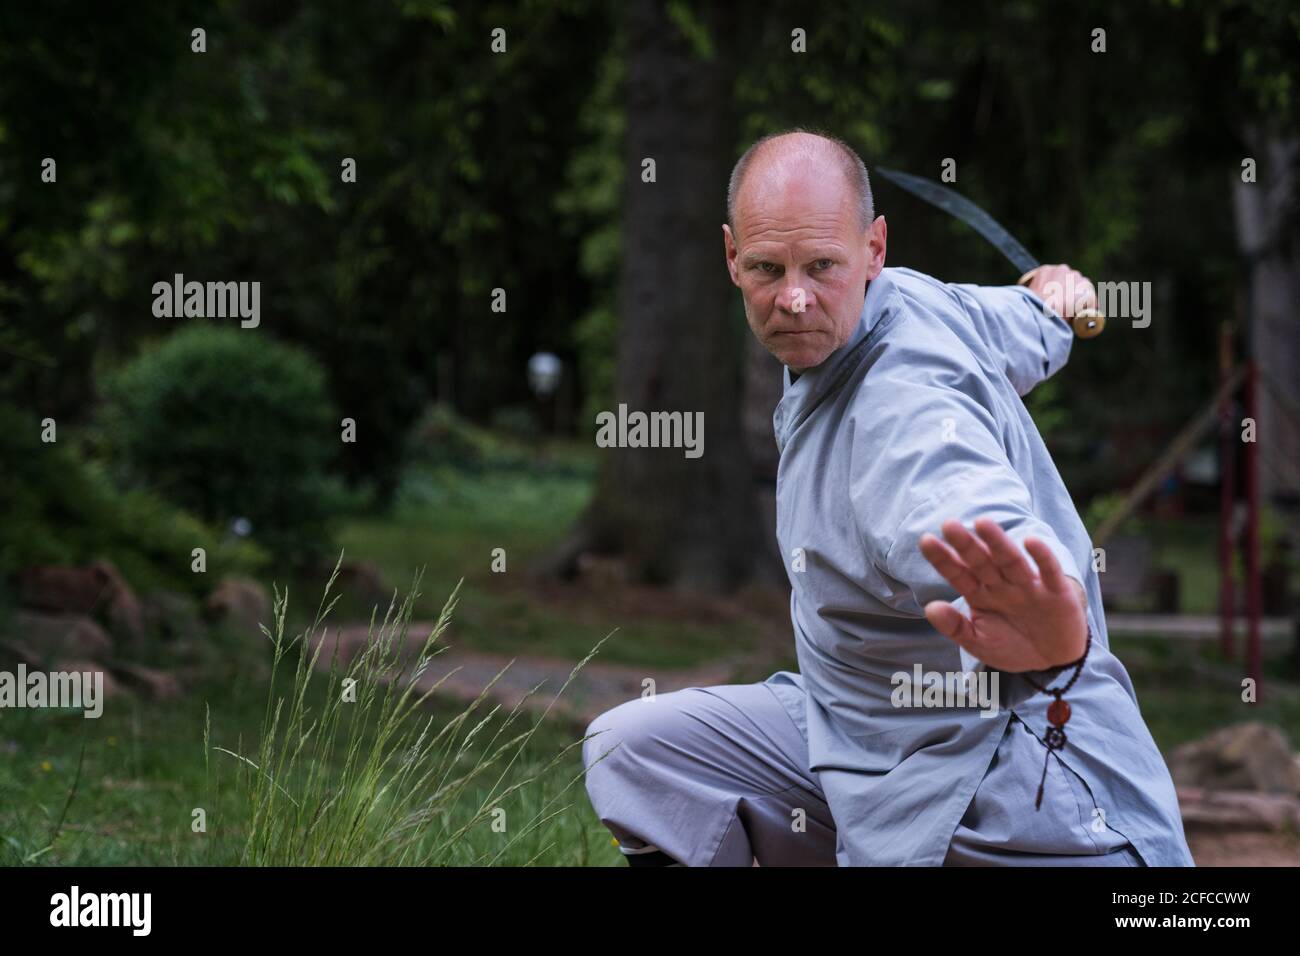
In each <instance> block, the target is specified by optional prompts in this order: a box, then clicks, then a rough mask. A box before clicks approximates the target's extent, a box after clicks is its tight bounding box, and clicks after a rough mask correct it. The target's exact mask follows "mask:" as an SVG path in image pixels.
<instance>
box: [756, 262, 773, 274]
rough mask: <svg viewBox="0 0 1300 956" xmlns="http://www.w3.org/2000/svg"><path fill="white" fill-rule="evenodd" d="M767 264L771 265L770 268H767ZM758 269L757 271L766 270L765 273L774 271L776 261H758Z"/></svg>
mask: <svg viewBox="0 0 1300 956" xmlns="http://www.w3.org/2000/svg"><path fill="white" fill-rule="evenodd" d="M768 266H771V267H772V268H770V269H769V268H768ZM758 271H759V272H767V273H772V272H775V271H776V263H775V262H760V263H759V264H758Z"/></svg>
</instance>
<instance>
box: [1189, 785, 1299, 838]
mask: <svg viewBox="0 0 1300 956" xmlns="http://www.w3.org/2000/svg"><path fill="white" fill-rule="evenodd" d="M1178 806H1179V808H1180V809H1181V811H1182V817H1183V828H1184V829H1185V830H1186V831H1187V832H1188V833H1192V832H1198V831H1199V832H1230V831H1238V832H1240V831H1257V832H1264V833H1272V832H1285V831H1295V830H1297V829H1300V799H1298V798H1296V797H1294V796H1291V795H1289V794H1281V793H1256V792H1254V791H1249V790H1206V789H1204V788H1202V787H1179V788H1178Z"/></svg>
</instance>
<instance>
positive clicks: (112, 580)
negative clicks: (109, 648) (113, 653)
mask: <svg viewBox="0 0 1300 956" xmlns="http://www.w3.org/2000/svg"><path fill="white" fill-rule="evenodd" d="M17 585H18V603H19V604H20V605H22V606H23V607H25V608H29V609H31V610H36V611H47V612H52V613H56V614H81V615H86V616H90V615H94V616H96V617H98V618H99V619H101V620H103V621H104V622H105V623H106V624H107V625H108V626H109V627H110V628H111V629H113V630H114V631H115V632H117V633H119V634H121V635H122V636H123V637H126V638H129V639H131V640H139V639H141V638H143V637H144V612H143V610H142V608H141V606H140V601H139V599H138V598H137V597H136V596H135V592H134V591H132V590H131V587H130V585H128V584H127V583H126V579H125V578H123V577H122V575H121V573H120V572H119V571H118V570H117V568H115V567H114V566H113V565H112V564H110V563H109V562H107V561H95V562H94V563H93V564H91V565H89V566H88V567H84V568H69V567H58V566H55V565H37V566H34V567H30V568H24V569H23V570H21V571H19V572H18V575H17Z"/></svg>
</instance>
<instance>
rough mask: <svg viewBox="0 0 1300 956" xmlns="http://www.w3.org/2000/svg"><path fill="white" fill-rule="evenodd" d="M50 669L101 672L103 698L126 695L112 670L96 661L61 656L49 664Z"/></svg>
mask: <svg viewBox="0 0 1300 956" xmlns="http://www.w3.org/2000/svg"><path fill="white" fill-rule="evenodd" d="M49 669H50V670H51V671H56V672H62V673H65V674H66V673H71V672H72V671H81V672H83V673H85V672H87V671H89V672H90V673H92V674H94V673H101V674H103V675H104V700H113V699H114V698H120V697H123V696H126V690H125V689H124V688H123V687H122V685H121V684H119V683H118V682H117V680H116V678H114V677H113V672H112V671H110V670H109V669H108V668H107V667H106V666H104V665H103V664H101V663H99V662H98V661H87V660H77V659H76V658H63V659H61V660H58V661H55V662H54V663H53V664H51V665H50V668H49Z"/></svg>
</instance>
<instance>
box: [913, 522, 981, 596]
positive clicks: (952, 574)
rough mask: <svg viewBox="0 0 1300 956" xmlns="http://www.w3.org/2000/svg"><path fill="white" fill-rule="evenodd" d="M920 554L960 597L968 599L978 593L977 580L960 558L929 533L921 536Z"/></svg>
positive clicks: (978, 585)
mask: <svg viewBox="0 0 1300 956" xmlns="http://www.w3.org/2000/svg"><path fill="white" fill-rule="evenodd" d="M921 554H923V555H925V560H927V561H929V562H930V563H931V564H932V565H934V569H935V570H936V571H938V572H939V573H940V574H942V575H943V578H944V580H945V581H947V582H948V583H949V584H951V585H952V586H953V587H954V588H956V589H957V593H958V594H960V595H961V596H962V597H964V598H967V599H969V598H970V597H971V596H972V595H973V594H976V593H977V592H978V591H979V589H980V582H979V579H978V578H976V577H975V575H973V574H971V573H970V568H968V567H966V564H965V562H963V561H962V559H961V556H960V555H958V554H957V552H956V551H954V550H953V549H952V548H950V547H948V545H946V544H944V543H943V542H942V541H940V540H939V539H938V538H936V537H935V536H934V535H932V534H930V533H929V532H926V533H925V534H923V535H921Z"/></svg>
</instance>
